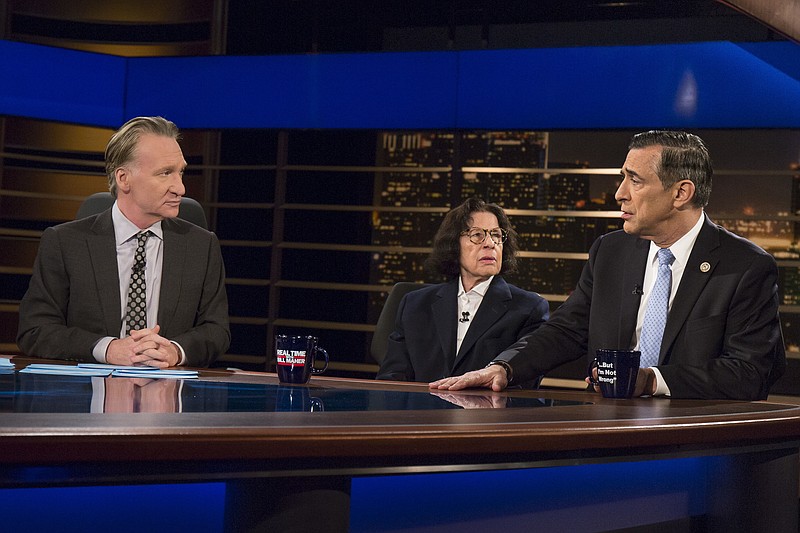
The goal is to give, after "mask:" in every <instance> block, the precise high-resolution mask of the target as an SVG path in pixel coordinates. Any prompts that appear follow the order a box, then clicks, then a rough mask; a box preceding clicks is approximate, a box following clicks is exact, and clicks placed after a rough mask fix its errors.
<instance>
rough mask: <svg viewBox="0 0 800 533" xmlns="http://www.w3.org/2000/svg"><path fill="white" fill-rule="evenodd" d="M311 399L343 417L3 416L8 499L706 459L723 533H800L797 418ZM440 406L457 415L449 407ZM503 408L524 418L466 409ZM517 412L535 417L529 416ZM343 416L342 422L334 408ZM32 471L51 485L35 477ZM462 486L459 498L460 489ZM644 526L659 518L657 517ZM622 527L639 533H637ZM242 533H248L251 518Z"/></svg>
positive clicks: (417, 396) (659, 402) (684, 404)
mask: <svg viewBox="0 0 800 533" xmlns="http://www.w3.org/2000/svg"><path fill="white" fill-rule="evenodd" d="M19 364H20V365H21V364H23V362H22V360H20V361H19ZM17 376H19V374H17ZM109 379H122V378H109ZM201 381H202V382H205V383H210V384H220V385H222V384H226V385H227V384H242V385H247V386H263V387H266V388H267V389H269V388H270V387H273V386H275V385H277V379H276V376H275V375H274V374H265V373H232V372H223V371H203V372H201ZM306 390H307V392H309V397H320V398H322V399H323V400H324V403H325V404H326V405H327V407H328V409H327V410H325V411H324V412H318V411H317V412H276V411H275V410H274V408H275V400H274V397H271V398H272V399H270V400H267V402H266V404H265V405H264V406H263V410H256V409H251V410H248V411H247V412H223V411H221V410H215V409H212V410H211V411H212V412H182V413H172V412H164V413H129V414H126V413H79V412H67V413H52V412H51V413H42V412H13V411H12V412H9V410H8V409H7V408H6V409H5V410H3V405H7V404H2V405H0V450H2V453H0V486H3V487H11V488H22V487H43V486H54V485H59V486H70V485H92V484H95V485H102V484H156V483H186V482H192V483H193V482H209V481H212V482H213V481H221V482H225V483H227V487H228V490H229V497H228V501H229V503H232V502H231V501H230V500H231V499H232V498H231V496H230V495H231V494H237V495H238V497H239V498H246V496H247V495H248V494H249V495H251V496H253V497H254V498H255V500H253V501H260V502H261V507H263V506H264V505H266V504H265V503H264V502H265V499H264V498H263V497H261V496H260V495H259V494H257V493H256V492H255V491H259V490H267V491H268V490H271V489H270V487H272V488H275V487H276V485H280V484H283V483H285V482H286V481H287V480H295V481H297V480H300V481H299V483H298V485H297V487H300V488H303V489H313V488H314V487H315V484H317V483H322V485H321V486H323V485H324V486H323V487H322V488H329V487H327V485H325V480H334V479H337V480H346V481H347V482H349V481H350V480H351V479H352V480H354V483H358V480H361V479H363V480H370V479H371V480H373V481H374V480H375V479H384V480H385V483H387V485H386V486H385V487H384V488H385V489H386V490H389V491H391V490H398V489H397V487H394V488H392V487H390V485H391V483H392V480H393V479H400V477H394V476H400V475H420V474H436V475H438V476H440V478H441V479H447V476H454V477H453V479H458V474H460V473H467V472H503V471H509V472H512V471H513V472H530V473H532V474H534V473H535V472H536V471H538V470H542V469H545V468H547V469H553V468H555V469H558V468H574V467H581V466H587V465H603V464H617V463H618V464H620V465H622V464H625V465H636V464H638V465H640V466H645V467H646V465H648V464H651V463H652V464H655V462H658V461H669V460H675V459H690V460H696V459H702V460H703V463H702V465H701V466H700V468H701V470H702V472H703V475H704V476H707V477H706V479H705V481H702V482H701V483H703V484H704V485H703V487H704V488H701V489H700V492H702V499H703V500H704V502H703V505H702V509H703V513H704V514H705V515H706V518H705V520H706V521H707V522H706V523H707V524H708V529H709V530H718V531H722V530H727V531H730V530H734V529H738V530H742V529H741V528H742V527H745V530H747V531H760V530H763V531H797V521H798V520H797V518H798V509H797V504H798V463H799V461H800V460H799V458H798V449H799V448H800V444H798V443H799V442H800V406H797V405H789V404H777V403H767V402H730V401H691V400H669V399H663V398H661V399H634V400H605V399H603V398H602V397H600V396H599V395H596V394H592V393H587V392H579V391H559V390H541V391H525V392H522V391H511V392H508V393H500V394H497V393H489V392H487V391H465V392H461V393H452V394H449V395H445V396H446V398H445V400H442V399H439V398H436V397H435V396H434V395H432V394H431V393H430V392H429V391H428V389H427V386H425V385H422V384H400V383H389V382H374V381H364V380H346V379H336V378H324V377H314V378H312V382H311V383H310V384H309V386H308V387H307V389H306ZM348 391H350V392H352V391H355V392H358V396H357V399H355V400H352V399H351V400H348V401H350V402H351V403H350V404H347V401H344V400H339V399H338V398H340V397H346V396H347V394H348ZM342 395H344V396H342ZM334 399H336V400H334ZM228 400H230V398H229V399H228ZM432 401H433V402H439V406H440V407H451V408H436V403H433V404H431V402H432ZM337 402H338V403H337ZM493 402H494V404H495V405H504V406H505V405H508V407H506V408H483V409H477V408H476V409H465V408H460V407H458V406H457V404H459V405H470V404H484V405H489V404H492V403H493ZM515 402H516V403H526V402H534V404H533V405H535V406H534V407H531V406H530V404H528V405H529V406H527V407H515V406H514V405H515ZM229 403H230V401H229ZM334 404H336V405H335V407H336V410H331V409H330V407H331V406H333V405H334ZM416 407H423V408H421V409H417V408H416ZM32 469H36V471H37V475H36V477H31V475H30V472H31V470H32ZM621 471H623V472H627V470H626V468H621ZM644 475H645V476H647V474H646V468H645V473H644ZM660 475H668V474H660ZM437 479H439V478H437ZM276 480H279V481H276ZM650 482H651V483H654V484H658V483H659V482H660V480H658V479H656V480H650ZM609 484H610V485H613V487H612V489H611V490H612V492H614V493H615V494H618V495H619V498H618V499H619V502H625V501H628V500H630V499H631V498H632V497H638V496H633V495H632V494H630V493H629V492H628V487H629V485H632V483H631V481H630V480H628V479H625V478H624V477H623V478H621V479H619V480H615V481H613V482H611V480H609V479H607V478H606V479H586V482H585V484H584V485H582V486H572V487H570V488H565V489H563V490H571V491H573V492H579V493H580V494H582V496H580V497H581V498H582V499H583V500H584V501H591V500H592V498H593V494H596V493H597V491H598V490H599V488H600V487H601V486H604V487H605V489H604V490H607V489H608V486H609ZM633 484H635V483H633ZM354 488H355V485H354ZM461 489H462V487H459V486H456V487H454V490H455V491H456V492H463V491H462V490H461ZM553 490H562V489H555V488H554V489H553ZM345 491H346V489H345ZM470 497H471V496H470V494H467V493H463V494H459V499H460V501H464V502H469V500H470ZM472 497H475V498H476V499H483V498H485V497H486V495H485V494H473V495H472ZM565 497H566V495H565ZM386 499H387V500H388V499H390V498H389V496H388V495H387V496H386ZM253 501H250V502H248V505H251V504H253ZM239 503H240V504H241V503H242V502H241V501H240V502H239ZM384 503H386V502H384ZM428 503H429V504H430V505H436V504H435V503H434V502H428ZM419 504H420V505H425V502H420V503H419ZM352 505H353V509H354V513H356V512H357V511H356V510H357V509H358V508H359V504H358V502H356V501H355V500H354V501H353V503H352ZM465 505H467V506H469V503H466V504H465ZM526 505H527V504H526ZM609 505H610V504H609ZM654 505H656V504H655V503H654ZM607 510H608V513H607V514H616V513H617V512H618V511H613V512H612V511H611V507H608V508H607ZM535 511H536V509H527V510H526V511H525V512H526V513H527V514H530V513H533V512H535ZM236 512H237V513H242V512H243V511H242V510H241V509H239V510H237V511H236ZM566 512H569V513H572V514H574V513H578V512H579V510H575V511H574V513H573V512H572V511H570V510H567V511H566ZM634 514H637V515H638V516H639V518H642V516H645V517H646V515H647V511H646V507H645V510H641V509H640V510H637V511H635V512H634ZM228 516H229V517H230V516H232V515H231V514H229V515H228ZM389 519H390V517H389V516H388V515H387V520H389ZM645 520H646V518H645ZM351 522H352V524H353V525H354V527H355V530H366V529H369V528H370V527H371V525H368V524H367V525H365V524H364V523H363V521H361V520H359V519H356V517H355V516H354V518H353V520H351ZM394 523H395V524H396V523H397V522H396V521H395V522H394ZM584 523H585V524H586V525H589V522H584ZM612 524H614V526H613V527H620V528H621V527H628V522H626V521H625V520H623V521H617V522H612ZM372 525H375V524H372ZM440 525H441V524H440ZM238 526H239V527H236V529H242V528H246V527H245V525H244V523H243V522H241V521H239V522H238ZM461 526H463V524H461ZM231 527H233V526H231ZM375 527H376V529H375V530H379V528H378V526H377V525H375ZM459 527H460V526H459ZM583 529H584V530H587V531H588V530H590V529H591V528H583Z"/></svg>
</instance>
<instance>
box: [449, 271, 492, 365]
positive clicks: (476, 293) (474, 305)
mask: <svg viewBox="0 0 800 533" xmlns="http://www.w3.org/2000/svg"><path fill="white" fill-rule="evenodd" d="M492 279H494V276H490V277H489V279H487V280H486V281H482V282H480V283H478V284H477V285H475V286H474V287H472V289H470V291H469V292H467V291H465V290H464V282H463V281H462V280H461V278H460V277H459V278H458V298H457V301H458V319H459V320H458V333H457V334H456V354H458V351H459V350H460V349H461V343H462V342H464V337H466V336H467V330H469V326H470V325H471V324H472V321H473V320H474V319H475V315H476V314H478V308H479V307H480V306H481V303H482V302H483V297H484V296H486V291H487V290H489V285H490V284H491V283H492ZM465 313H468V314H465ZM464 318H467V319H468V320H466V321H464Z"/></svg>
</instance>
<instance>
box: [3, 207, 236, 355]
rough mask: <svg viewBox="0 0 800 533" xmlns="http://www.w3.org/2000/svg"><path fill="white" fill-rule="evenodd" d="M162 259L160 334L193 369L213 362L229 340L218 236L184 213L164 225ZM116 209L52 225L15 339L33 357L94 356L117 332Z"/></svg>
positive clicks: (43, 242)
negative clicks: (183, 354)
mask: <svg viewBox="0 0 800 533" xmlns="http://www.w3.org/2000/svg"><path fill="white" fill-rule="evenodd" d="M161 228H162V229H163V231H164V259H163V266H162V273H161V275H162V279H161V295H160V301H159V309H158V323H159V325H160V326H161V330H160V332H159V335H161V336H162V337H164V338H166V339H169V340H172V341H175V342H177V343H179V344H180V345H181V346H182V347H183V349H184V350H185V351H186V364H187V365H188V366H208V365H209V364H210V363H212V362H213V361H214V360H215V359H216V358H217V356H218V355H220V354H223V353H225V351H226V350H227V349H228V346H229V344H230V337H231V336H230V329H229V325H228V298H227V295H226V292H225V268H224V265H223V263H222V253H221V252H220V247H219V241H218V240H217V237H216V235H214V234H213V233H211V232H209V231H206V230H204V229H202V228H200V227H198V226H195V225H194V224H190V223H189V222H186V221H185V220H181V219H179V218H170V219H165V220H163V221H162V222H161ZM116 258H117V252H116V242H115V239H114V224H113V222H112V219H111V209H108V210H106V211H103V212H102V213H100V214H98V215H94V216H90V217H87V218H82V219H79V220H75V221H72V222H67V223H64V224H59V225H58V226H54V227H51V228H47V229H46V230H45V231H44V233H43V234H42V239H41V241H40V243H39V253H38V255H37V256H36V261H35V262H34V266H33V276H32V277H31V281H30V284H29V286H28V291H27V292H26V293H25V296H24V297H23V298H22V301H21V302H20V306H19V332H18V334H17V344H18V345H19V347H20V349H21V350H22V351H23V352H24V353H26V354H27V355H31V356H39V357H51V358H61V359H73V360H78V361H91V362H93V361H94V358H93V357H92V348H93V347H94V345H95V344H97V341H99V340H100V339H101V338H102V337H106V336H110V337H119V334H120V330H121V329H122V312H121V304H120V299H119V271H118V268H117V259H116Z"/></svg>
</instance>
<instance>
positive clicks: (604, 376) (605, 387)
mask: <svg viewBox="0 0 800 533" xmlns="http://www.w3.org/2000/svg"><path fill="white" fill-rule="evenodd" d="M641 357H642V353H641V352H640V351H638V350H605V349H600V350H597V352H596V355H595V358H594V361H592V366H591V368H590V372H591V373H590V376H592V382H593V383H594V384H595V385H597V386H599V387H600V392H601V393H602V394H603V397H604V398H630V397H631V396H633V392H634V389H636V376H637V374H638V373H639V360H640V359H641ZM594 369H597V379H596V380H595V379H594V377H593V374H594V372H592V370H594Z"/></svg>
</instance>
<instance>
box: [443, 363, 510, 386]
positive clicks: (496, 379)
mask: <svg viewBox="0 0 800 533" xmlns="http://www.w3.org/2000/svg"><path fill="white" fill-rule="evenodd" d="M507 385H508V380H507V378H506V370H505V368H503V367H502V366H500V365H493V366H488V367H486V368H481V369H480V370H473V371H472V372H467V373H466V374H463V375H461V376H454V377H451V378H444V379H440V380H438V381H434V382H433V383H429V384H428V386H429V387H430V388H432V389H439V390H461V389H467V388H473V387H482V388H486V389H492V390H493V391H495V392H500V391H501V390H503V389H505V388H506V386H507Z"/></svg>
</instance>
